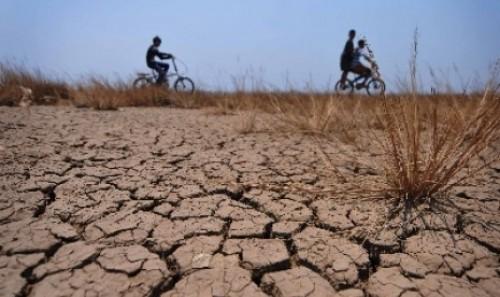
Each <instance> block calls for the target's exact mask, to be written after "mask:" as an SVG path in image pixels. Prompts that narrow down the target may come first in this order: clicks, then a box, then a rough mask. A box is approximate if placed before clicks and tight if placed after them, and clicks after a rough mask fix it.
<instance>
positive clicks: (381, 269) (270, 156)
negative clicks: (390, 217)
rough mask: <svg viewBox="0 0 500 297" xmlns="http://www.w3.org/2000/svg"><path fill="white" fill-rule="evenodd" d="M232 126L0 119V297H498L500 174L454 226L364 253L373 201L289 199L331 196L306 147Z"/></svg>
mask: <svg viewBox="0 0 500 297" xmlns="http://www.w3.org/2000/svg"><path fill="white" fill-rule="evenodd" d="M239 121H240V119H239V118H238V117H235V116H210V115H207V114H206V113H204V112H203V111H197V110H177V109H167V108H165V109H163V108H155V109H146V108H145V109H142V108H136V109H123V110H120V111H117V112H97V111H92V110H87V109H74V108H55V107H33V108H31V111H30V112H28V110H25V109H18V108H2V107H0V296H5V297H7V296H33V297H35V296H36V297H47V296H54V297H57V296H162V297H174V296H176V297H177V296H179V297H180V296H275V297H277V296H285V297H288V296H290V297H291V296H294V297H306V296H308V297H313V296H339V297H347V296H350V297H354V296H360V297H361V296H380V297H390V296H401V297H414V296H415V297H416V296H471V297H472V296H490V297H491V296H500V276H499V275H500V264H499V253H500V232H499V231H498V229H499V228H500V215H499V213H500V212H499V211H500V167H498V168H490V169H489V171H488V177H487V178H482V179H481V180H478V183H479V185H478V186H475V187H467V188H461V189H458V190H457V195H458V196H456V197H455V201H456V203H457V204H459V205H461V206H462V207H463V208H464V209H467V212H465V213H463V214H462V215H460V216H443V218H442V217H429V218H428V224H427V225H426V226H417V227H418V228H417V230H416V231H415V233H414V234H413V235H412V236H410V237H409V238H407V239H406V240H403V241H398V240H397V239H395V238H394V237H393V236H391V234H389V235H387V236H381V238H379V240H378V241H371V242H366V241H365V242H362V240H361V239H360V238H361V237H360V236H361V235H359V234H362V233H363V232H364V231H365V230H367V228H369V227H371V226H373V225H374V224H375V225H376V224H377V222H378V220H379V219H378V217H379V214H380V213H381V212H383V209H384V206H383V205H382V204H381V203H380V202H376V201H356V200H354V201H353V200H350V199H349V198H352V197H353V196H355V194H352V193H347V192H345V193H343V194H332V195H317V194H313V193H304V192H298V191H296V190H294V189H296V187H290V185H291V184H293V185H300V186H301V187H303V188H307V187H309V188H314V189H324V188H327V187H328V188H332V187H333V188H335V187H336V186H335V185H333V186H332V185H331V181H332V175H333V174H332V171H331V170H330V169H329V168H328V167H327V166H325V165H324V164H325V163H324V162H323V161H322V160H321V158H320V156H319V155H318V153H317V144H316V143H315V142H314V141H312V140H311V139H309V138H307V137H303V136H290V135H285V134H268V133H255V134H248V135H241V134H238V133H237V132H236V129H235V127H237V126H238V125H239V124H240V123H239ZM329 150H330V151H329V152H330V153H332V156H335V154H337V155H338V154H339V153H341V152H342V150H346V151H347V150H348V148H345V147H344V148H342V147H330V148H329ZM339 156H341V155H339ZM337 165H338V166H339V168H341V170H343V171H344V172H345V173H347V174H351V175H353V176H359V177H360V180H363V181H364V180H367V181H370V180H371V179H372V178H375V179H374V180H376V177H377V176H376V174H377V172H376V170H374V169H373V168H357V167H355V166H353V165H352V164H351V163H350V162H348V161H342V159H341V158H340V157H339V158H338V159H337ZM287 186H288V187H287ZM350 186H351V187H359V186H360V185H359V184H352V185H350ZM339 189H340V187H339ZM337 192H338V191H337ZM441 218H442V219H441ZM471 218H475V219H474V220H472V219H471ZM478 221H480V222H484V223H488V224H489V225H491V226H494V227H495V228H497V229H485V228H484V224H481V223H478ZM450 227H451V229H452V230H455V231H454V232H453V234H452V233H450V232H449V231H447V230H448V229H450Z"/></svg>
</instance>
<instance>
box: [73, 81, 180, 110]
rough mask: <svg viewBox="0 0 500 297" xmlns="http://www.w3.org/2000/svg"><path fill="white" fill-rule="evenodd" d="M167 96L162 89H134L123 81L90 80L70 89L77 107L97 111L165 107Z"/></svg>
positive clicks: (150, 87)
mask: <svg viewBox="0 0 500 297" xmlns="http://www.w3.org/2000/svg"><path fill="white" fill-rule="evenodd" d="M169 95H170V94H169V92H168V91H167V90H166V89H165V88H163V87H157V86H147V87H142V88H134V87H133V86H132V84H131V83H127V82H125V81H121V80H119V81H115V82H110V81H108V80H106V79H103V78H90V79H88V81H87V82H85V83H82V84H80V85H78V86H76V87H74V88H72V89H71V98H72V100H73V103H74V104H75V105H76V106H77V107H92V108H94V109H97V110H116V109H117V108H119V107H132V106H161V105H166V104H168V103H169Z"/></svg>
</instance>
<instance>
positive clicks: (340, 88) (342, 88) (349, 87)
mask: <svg viewBox="0 0 500 297" xmlns="http://www.w3.org/2000/svg"><path fill="white" fill-rule="evenodd" d="M353 92H354V85H353V84H352V81H350V80H349V79H346V81H345V83H342V82H341V81H340V80H339V81H338V82H337V83H336V84H335V93H337V94H338V95H351V94H352V93H353Z"/></svg>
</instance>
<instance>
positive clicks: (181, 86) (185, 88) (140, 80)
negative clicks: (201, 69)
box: [133, 57, 195, 93]
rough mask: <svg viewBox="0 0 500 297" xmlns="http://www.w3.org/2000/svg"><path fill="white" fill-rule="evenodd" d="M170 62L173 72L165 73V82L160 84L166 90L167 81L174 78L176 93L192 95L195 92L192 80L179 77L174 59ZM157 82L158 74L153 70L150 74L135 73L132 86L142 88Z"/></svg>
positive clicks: (182, 76) (167, 86)
mask: <svg viewBox="0 0 500 297" xmlns="http://www.w3.org/2000/svg"><path fill="white" fill-rule="evenodd" d="M171 60H172V66H173V68H174V72H173V73H167V75H166V77H165V81H164V82H162V85H165V87H166V88H167V89H168V88H169V79H173V78H176V79H175V82H174V90H175V91H176V92H185V93H193V92H194V90H195V86H194V82H193V80H192V79H190V78H189V77H187V76H184V75H181V74H180V73H179V70H178V68H177V63H176V62H175V58H174V57H172V59H171ZM181 63H182V62H181ZM157 80H158V73H157V72H156V71H155V70H153V69H151V72H150V73H145V72H139V73H137V78H136V79H135V80H134V82H133V86H134V87H135V88H142V87H145V86H148V85H156V81H157Z"/></svg>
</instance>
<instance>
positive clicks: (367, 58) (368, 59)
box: [361, 50, 373, 64]
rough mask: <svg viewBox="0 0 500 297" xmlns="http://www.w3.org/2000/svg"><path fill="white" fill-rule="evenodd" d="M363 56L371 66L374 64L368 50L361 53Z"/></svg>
mask: <svg viewBox="0 0 500 297" xmlns="http://www.w3.org/2000/svg"><path fill="white" fill-rule="evenodd" d="M361 55H362V56H363V57H364V58H365V59H366V60H367V61H368V62H370V64H373V60H372V59H371V58H370V56H369V55H367V54H366V50H363V51H361Z"/></svg>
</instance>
